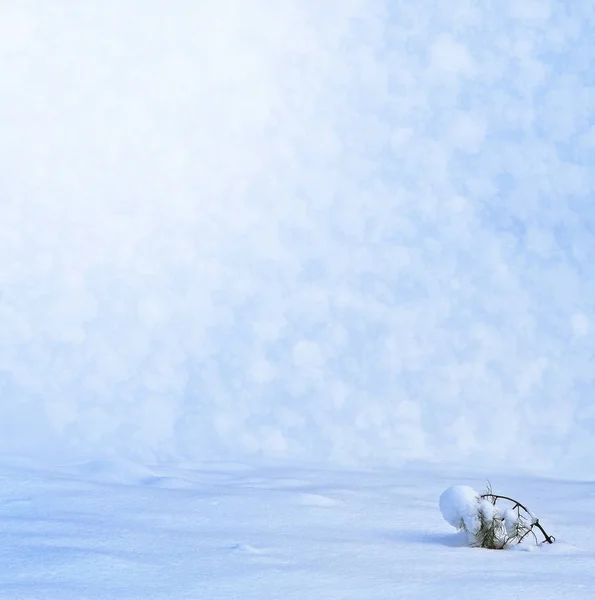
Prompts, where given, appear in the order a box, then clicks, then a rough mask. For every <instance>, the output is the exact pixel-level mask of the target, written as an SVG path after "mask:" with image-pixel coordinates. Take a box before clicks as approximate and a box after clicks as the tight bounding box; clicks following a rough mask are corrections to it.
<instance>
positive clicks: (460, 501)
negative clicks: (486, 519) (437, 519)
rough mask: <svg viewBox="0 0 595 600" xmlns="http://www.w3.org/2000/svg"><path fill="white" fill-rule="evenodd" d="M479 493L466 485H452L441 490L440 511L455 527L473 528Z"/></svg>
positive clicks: (479, 499)
mask: <svg viewBox="0 0 595 600" xmlns="http://www.w3.org/2000/svg"><path fill="white" fill-rule="evenodd" d="M480 501H481V497H480V494H479V493H478V492H476V491H475V490H474V489H473V488H471V487H469V486H468V485H454V486H452V487H449V488H448V489H447V490H445V491H444V492H442V495H441V496H440V512H442V516H443V517H444V520H445V521H446V522H447V523H450V525H452V526H453V527H454V528H455V529H464V528H465V529H467V530H471V529H473V528H474V526H475V523H474V520H475V519H476V518H477V509H478V508H479V503H480Z"/></svg>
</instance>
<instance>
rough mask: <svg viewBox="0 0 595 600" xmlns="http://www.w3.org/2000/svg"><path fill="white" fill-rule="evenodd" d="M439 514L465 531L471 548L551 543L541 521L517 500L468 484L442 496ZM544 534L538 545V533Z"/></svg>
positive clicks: (452, 489) (499, 548) (497, 548)
mask: <svg viewBox="0 0 595 600" xmlns="http://www.w3.org/2000/svg"><path fill="white" fill-rule="evenodd" d="M440 511H441V512H442V516H443V517H444V519H445V520H446V522H447V523H450V524H451V525H452V526H453V527H454V528H455V529H459V530H463V531H465V532H466V534H467V540H468V542H469V544H470V545H471V546H474V547H478V548H491V549H496V550H502V549H504V548H509V547H510V546H514V545H517V544H520V543H521V542H523V541H524V540H525V539H527V538H528V536H530V535H531V536H532V537H533V538H534V540H535V543H536V544H539V543H544V542H547V543H548V544H552V543H553V542H554V541H555V538H554V537H552V536H550V535H548V534H547V533H546V532H545V530H544V529H543V527H542V526H541V524H540V523H539V519H538V518H537V517H535V515H533V514H532V513H531V511H529V509H527V508H526V507H525V506H523V505H522V504H521V503H520V502H518V501H517V500H514V499H513V498H509V497H508V496H500V495H498V494H494V493H493V492H492V489H491V487H490V486H489V484H488V488H487V490H486V491H485V492H484V493H483V494H479V493H478V492H476V491H475V490H474V489H473V488H471V487H469V486H466V485H455V486H453V487H450V488H448V489H447V490H445V491H444V492H443V493H442V495H441V496H440ZM535 530H537V531H539V532H540V533H541V534H542V535H543V540H542V541H541V542H539V539H538V537H537V533H536V531H535Z"/></svg>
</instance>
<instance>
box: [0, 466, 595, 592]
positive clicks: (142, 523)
mask: <svg viewBox="0 0 595 600" xmlns="http://www.w3.org/2000/svg"><path fill="white" fill-rule="evenodd" d="M485 475H486V474H485V473H482V472H480V471H477V470H473V469H472V468H469V467H464V468H463V467H459V468H457V469H454V468H446V467H444V466H439V465H434V466H431V465H427V464H426V465H423V464H420V465H410V466H409V467H406V468H405V467H404V468H400V469H395V470H388V469H384V470H366V471H358V470H337V469H335V470H322V469H319V468H313V467H306V466H303V465H302V466H301V467H300V466H296V465H294V466H292V467H290V466H288V465H283V466H260V467H256V466H254V465H248V464H241V463H209V464H203V465H201V466H195V467H191V466H189V465H187V466H186V467H179V468H175V469H174V468H165V467H158V466H156V467H151V468H146V469H145V470H140V469H139V468H138V467H137V466H136V465H133V464H129V463H127V462H125V461H122V460H119V461H112V462H109V461H103V462H98V461H94V462H93V463H86V464H79V465H75V466H71V467H68V468H62V469H60V470H57V471H56V470H52V471H48V470H47V469H43V468H40V467H38V466H35V465H23V464H22V463H21V464H14V463H13V464H12V465H11V464H8V463H6V462H5V463H4V464H3V466H2V467H1V468H0V530H1V533H0V536H1V544H0V590H1V592H0V596H1V597H2V598H7V599H8V598H10V599H11V600H13V599H14V600H17V599H18V600H29V599H30V600H39V599H41V598H43V600H53V599H56V600H70V599H72V600H83V599H89V600H95V599H97V600H107V599H110V600H124V599H126V600H138V599H139V598H143V599H147V600H157V599H163V600H182V599H184V600H206V599H209V600H226V599H230V600H231V599H236V598H245V599H250V598H254V599H259V600H260V599H264V598H275V599H276V598H279V599H280V598H285V599H287V600H292V599H295V600H303V599H304V598H308V599H311V600H319V599H320V600H356V599H357V600H369V599H370V598H374V599H378V600H382V599H384V598H386V599H387V600H388V599H390V600H394V599H395V598H414V599H416V600H432V599H435V598H444V599H445V600H451V599H453V600H454V599H459V598H466V599H469V600H475V599H482V600H484V599H486V598H522V599H523V600H537V599H539V600H554V599H555V600H559V598H561V597H564V598H569V599H573V600H583V599H584V600H586V599H591V598H593V589H594V586H595V570H594V569H593V565H594V564H595V526H594V524H593V519H592V518H591V514H592V504H593V497H594V496H595V484H594V483H588V484H586V483H576V482H570V481H555V480H551V479H539V478H530V477H524V476H523V477H519V476H515V475H511V474H510V473H505V474H501V475H500V474H498V473H494V472H490V476H493V481H492V483H493V484H494V486H495V489H497V490H502V491H506V492H508V493H510V494H512V495H513V496H518V497H519V498H521V499H522V501H524V502H526V503H527V505H528V506H530V507H531V508H535V510H538V511H539V513H540V514H541V515H543V517H542V522H543V524H544V525H545V526H546V528H547V530H548V531H549V532H551V533H552V534H554V535H556V536H557V539H558V541H557V542H556V543H555V544H554V545H553V546H543V547H539V548H537V549H535V550H534V551H532V552H523V551H512V550H503V551H498V550H480V549H473V548H469V547H467V546H466V542H465V539H464V538H461V536H460V534H459V533H456V532H454V530H453V529H452V528H451V527H450V525H448V524H447V523H446V522H445V521H444V520H443V519H442V517H441V515H440V511H439V509H438V498H439V496H440V492H441V490H443V489H444V488H445V487H446V486H447V485H448V484H449V483H451V482H452V481H465V482H466V483H469V484H470V485H472V486H473V487H475V488H480V489H481V486H482V485H483V484H484V482H485ZM463 533H464V532H463Z"/></svg>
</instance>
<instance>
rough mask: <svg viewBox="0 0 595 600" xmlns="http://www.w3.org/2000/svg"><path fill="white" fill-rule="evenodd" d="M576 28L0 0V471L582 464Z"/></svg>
mask: <svg viewBox="0 0 595 600" xmlns="http://www.w3.org/2000/svg"><path fill="white" fill-rule="evenodd" d="M273 4H274V6H273ZM594 32H595V12H594V10H593V8H592V6H591V5H590V4H589V3H587V2H573V3H570V2H563V1H555V0H523V1H518V0H516V1H515V0H502V1H501V2H498V3H493V2H489V1H487V0H478V1H472V0H468V1H467V0H458V1H457V2H456V3H451V2H432V1H430V0H420V1H418V2H413V3H412V2H397V1H394V0H391V1H390V2H389V1H384V0H366V1H360V0H352V1H350V2H345V1H344V0H342V1H339V0H328V1H326V2H324V3H320V2H317V1H314V0H284V1H283V2H278V3H270V2H267V1H265V0H253V1H251V2H244V1H242V0H226V1H221V0H218V1H217V2H214V1H213V2H211V1H204V2H190V1H189V0H179V1H177V2H174V3H172V4H170V5H168V7H167V8H165V7H164V6H163V5H162V4H161V3H158V2H138V1H136V0H125V1H123V2H115V1H106V2H102V3H101V6H99V5H97V6H93V7H91V6H83V5H76V6H74V5H73V3H71V2H66V1H56V2H53V3H51V5H50V4H48V3H36V2H31V3H20V2H16V0H15V1H13V0H7V1H6V2H3V3H2V6H1V7H0V74H1V77H2V81H3V92H2V94H0V114H2V115H3V117H2V120H3V125H2V134H1V136H0V434H1V435H0V451H2V452H5V453H16V454H29V455H34V456H38V457H43V458H51V459H58V460H63V459H66V458H69V459H70V458H75V457H89V456H97V455H108V456H113V455H119V456H125V457H128V458H134V459H137V460H142V461H146V462H150V461H174V462H178V461H200V460H211V459H218V458H236V459H237V458H251V459H256V458H266V459H283V460H315V461H330V462H334V463H341V464H353V463H362V462H370V463H374V464H386V463H388V464H393V463H397V462H399V461H402V460H407V459H427V460H452V461H460V462H467V463H481V464H509V463H510V462H511V461H514V463H515V464H520V465H524V466H527V467H528V468H531V469H535V470H548V469H549V470H557V471H559V472H563V473H565V474H575V475H578V474H581V475H585V474H588V473H590V472H592V471H593V468H592V467H590V466H589V465H593V464H595V444H593V434H594V432H595V405H594V403H593V384H594V380H595V372H594V370H593V354H594V350H595V344H594V338H593V334H594V330H593V319H594V317H595V275H594V273H593V266H592V265H593V263H594V262H595V236H594V233H595V208H594V205H593V197H594V192H595V108H594V107H595V70H594V69H593V64H594V63H593V61H594V59H595V50H594V46H593V43H592V39H593V35H594Z"/></svg>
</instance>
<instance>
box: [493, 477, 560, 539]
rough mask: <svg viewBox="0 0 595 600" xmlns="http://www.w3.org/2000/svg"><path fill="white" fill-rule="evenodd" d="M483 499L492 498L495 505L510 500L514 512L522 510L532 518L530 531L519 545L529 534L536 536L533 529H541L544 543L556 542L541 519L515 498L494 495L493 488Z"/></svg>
mask: <svg viewBox="0 0 595 600" xmlns="http://www.w3.org/2000/svg"><path fill="white" fill-rule="evenodd" d="M481 497H482V498H491V499H492V502H494V504H495V501H496V500H508V501H509V502H512V503H513V504H514V506H513V510H514V509H515V508H518V509H522V510H524V511H525V512H526V513H527V514H528V515H529V516H530V517H531V525H530V526H529V529H528V531H527V532H526V533H525V534H524V535H523V536H522V537H521V538H520V540H519V541H518V543H519V544H520V543H521V542H522V541H523V539H524V538H525V537H526V536H527V534H528V533H529V532H531V533H533V535H534V536H535V532H533V527H537V529H539V531H541V533H542V535H543V537H544V541H545V542H547V543H548V544H553V543H554V542H555V541H556V538H555V537H554V536H552V535H549V534H548V533H547V532H546V531H545V529H544V528H543V527H542V526H541V523H540V522H539V519H538V518H536V517H535V516H534V515H533V513H532V512H531V511H530V510H529V509H528V508H527V507H526V506H524V505H523V504H521V503H520V502H519V501H518V500H515V499H514V498H510V497H509V496H500V495H499V494H493V493H492V491H491V487H489V488H488V493H486V494H482V496H481ZM518 515H519V517H520V512H519V513H518ZM535 541H536V542H537V536H535Z"/></svg>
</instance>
